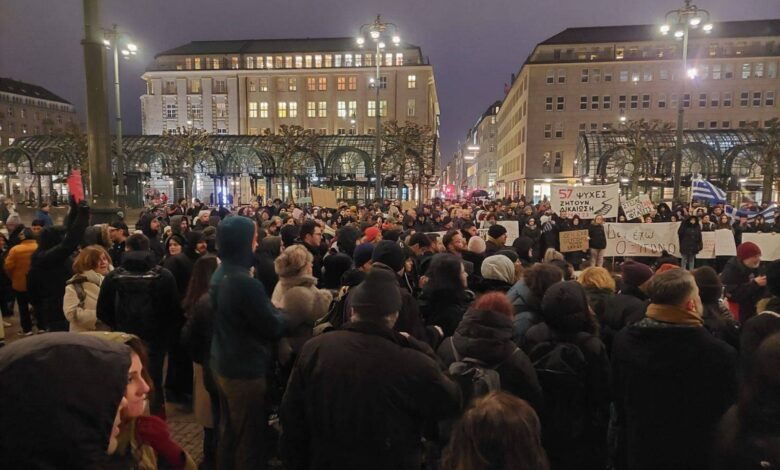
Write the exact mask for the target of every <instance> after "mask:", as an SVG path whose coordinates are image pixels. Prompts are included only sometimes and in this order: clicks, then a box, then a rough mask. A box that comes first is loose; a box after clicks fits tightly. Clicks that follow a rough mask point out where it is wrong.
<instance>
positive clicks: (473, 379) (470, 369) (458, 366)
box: [449, 336, 520, 405]
mask: <svg viewBox="0 0 780 470" xmlns="http://www.w3.org/2000/svg"><path fill="white" fill-rule="evenodd" d="M449 340H450V349H451V350H452V355H453V357H454V358H455V362H453V363H452V364H450V367H449V375H450V377H451V378H452V379H453V380H454V381H455V382H457V384H458V386H459V387H460V390H461V393H462V394H463V404H464V405H468V404H469V403H471V401H472V400H474V399H475V398H479V397H481V396H484V395H487V394H488V393H490V392H495V391H499V390H501V377H500V376H499V375H498V371H497V369H498V368H499V367H501V365H503V364H504V363H505V362H507V361H508V360H509V359H510V358H512V356H514V355H515V354H516V353H517V352H518V351H520V349H519V348H518V347H517V346H515V348H514V351H512V354H510V355H509V356H507V358H506V359H504V360H503V361H501V362H499V363H498V364H496V365H494V366H492V367H491V366H490V365H488V364H486V363H484V362H482V361H480V360H478V359H474V358H472V357H461V355H460V354H459V353H458V350H457V349H456V348H455V341H453V337H452V336H450V338H449Z"/></svg>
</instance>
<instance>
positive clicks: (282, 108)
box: [276, 101, 287, 118]
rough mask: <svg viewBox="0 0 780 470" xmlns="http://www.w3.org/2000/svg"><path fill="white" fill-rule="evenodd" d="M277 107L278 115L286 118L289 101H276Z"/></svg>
mask: <svg viewBox="0 0 780 470" xmlns="http://www.w3.org/2000/svg"><path fill="white" fill-rule="evenodd" d="M276 109H277V116H278V117H280V118H286V117H287V102H285V101H280V102H278V103H276Z"/></svg>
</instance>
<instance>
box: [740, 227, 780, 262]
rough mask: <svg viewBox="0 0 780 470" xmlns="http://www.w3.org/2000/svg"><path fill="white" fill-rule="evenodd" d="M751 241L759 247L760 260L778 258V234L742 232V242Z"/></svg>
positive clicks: (779, 254)
mask: <svg viewBox="0 0 780 470" xmlns="http://www.w3.org/2000/svg"><path fill="white" fill-rule="evenodd" d="M745 242H753V243H755V244H756V245H758V247H759V248H761V261H774V260H776V259H780V234H778V233H743V234H742V243H745Z"/></svg>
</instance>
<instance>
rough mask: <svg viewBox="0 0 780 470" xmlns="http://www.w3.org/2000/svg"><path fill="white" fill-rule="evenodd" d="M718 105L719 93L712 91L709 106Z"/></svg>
mask: <svg viewBox="0 0 780 470" xmlns="http://www.w3.org/2000/svg"><path fill="white" fill-rule="evenodd" d="M718 106H720V93H713V94H711V95H710V108H717V107H718Z"/></svg>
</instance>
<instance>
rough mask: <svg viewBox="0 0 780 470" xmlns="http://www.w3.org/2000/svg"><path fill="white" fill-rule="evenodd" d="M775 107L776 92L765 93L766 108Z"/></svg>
mask: <svg viewBox="0 0 780 470" xmlns="http://www.w3.org/2000/svg"><path fill="white" fill-rule="evenodd" d="M774 105H775V92H774V91H767V92H766V93H764V106H774Z"/></svg>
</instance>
